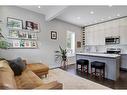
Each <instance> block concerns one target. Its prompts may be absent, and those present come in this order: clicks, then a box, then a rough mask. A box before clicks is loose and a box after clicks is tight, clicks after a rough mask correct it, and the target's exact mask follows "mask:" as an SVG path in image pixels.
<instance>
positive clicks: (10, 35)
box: [9, 30, 19, 38]
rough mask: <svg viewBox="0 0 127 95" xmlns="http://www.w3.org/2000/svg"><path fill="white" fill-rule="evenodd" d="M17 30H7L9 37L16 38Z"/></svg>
mask: <svg viewBox="0 0 127 95" xmlns="http://www.w3.org/2000/svg"><path fill="white" fill-rule="evenodd" d="M18 33H19V31H18V30H9V37H10V38H18Z"/></svg>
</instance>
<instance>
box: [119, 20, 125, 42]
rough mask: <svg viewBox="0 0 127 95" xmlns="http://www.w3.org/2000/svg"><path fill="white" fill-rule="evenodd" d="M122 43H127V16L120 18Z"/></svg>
mask: <svg viewBox="0 0 127 95" xmlns="http://www.w3.org/2000/svg"><path fill="white" fill-rule="evenodd" d="M119 33H120V44H127V18H123V19H120V26H119Z"/></svg>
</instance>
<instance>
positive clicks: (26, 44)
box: [24, 40, 31, 48]
mask: <svg viewBox="0 0 127 95" xmlns="http://www.w3.org/2000/svg"><path fill="white" fill-rule="evenodd" d="M24 47H25V48H30V47H31V43H30V41H27V40H26V41H25V42H24Z"/></svg>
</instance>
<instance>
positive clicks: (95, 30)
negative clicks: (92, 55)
mask: <svg viewBox="0 0 127 95" xmlns="http://www.w3.org/2000/svg"><path fill="white" fill-rule="evenodd" d="M85 33H86V35H85V38H86V39H85V43H86V45H105V37H111V36H120V44H123V45H124V44H127V17H126V18H122V19H117V20H113V21H109V22H105V23H101V24H97V25H93V26H89V27H86V30H85Z"/></svg>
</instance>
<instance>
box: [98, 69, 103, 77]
mask: <svg viewBox="0 0 127 95" xmlns="http://www.w3.org/2000/svg"><path fill="white" fill-rule="evenodd" d="M99 77H100V78H101V77H103V76H102V73H101V69H100V76H99Z"/></svg>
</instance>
